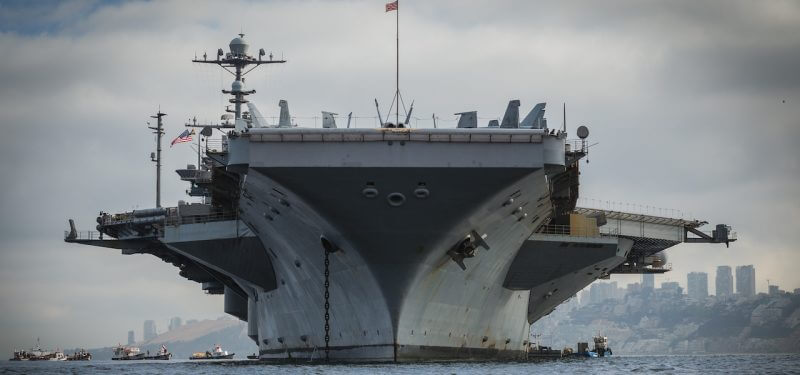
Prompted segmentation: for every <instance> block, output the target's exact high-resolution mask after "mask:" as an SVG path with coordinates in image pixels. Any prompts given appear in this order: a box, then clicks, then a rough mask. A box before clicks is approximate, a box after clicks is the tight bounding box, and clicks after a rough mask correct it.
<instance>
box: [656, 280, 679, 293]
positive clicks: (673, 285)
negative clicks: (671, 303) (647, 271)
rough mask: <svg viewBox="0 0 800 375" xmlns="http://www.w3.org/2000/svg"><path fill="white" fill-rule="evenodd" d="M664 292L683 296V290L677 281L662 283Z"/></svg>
mask: <svg viewBox="0 0 800 375" xmlns="http://www.w3.org/2000/svg"><path fill="white" fill-rule="evenodd" d="M661 291H662V292H670V293H674V294H683V288H681V285H680V284H678V282H677V281H665V282H663V283H661Z"/></svg>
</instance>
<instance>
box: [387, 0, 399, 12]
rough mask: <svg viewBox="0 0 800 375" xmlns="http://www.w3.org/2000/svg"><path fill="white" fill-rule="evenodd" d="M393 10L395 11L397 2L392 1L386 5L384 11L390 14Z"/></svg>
mask: <svg viewBox="0 0 800 375" xmlns="http://www.w3.org/2000/svg"><path fill="white" fill-rule="evenodd" d="M393 10H397V1H392V2H391V3H387V4H386V11H387V12H391V11H393Z"/></svg>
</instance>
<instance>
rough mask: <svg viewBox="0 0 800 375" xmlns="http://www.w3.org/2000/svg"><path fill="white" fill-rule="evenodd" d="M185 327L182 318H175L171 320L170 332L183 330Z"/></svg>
mask: <svg viewBox="0 0 800 375" xmlns="http://www.w3.org/2000/svg"><path fill="white" fill-rule="evenodd" d="M181 325H183V320H181V318H180V317H177V316H176V317H174V318H172V319H170V320H169V330H170V331H172V330H173V329H177V328H181Z"/></svg>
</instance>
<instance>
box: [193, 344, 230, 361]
mask: <svg viewBox="0 0 800 375" xmlns="http://www.w3.org/2000/svg"><path fill="white" fill-rule="evenodd" d="M235 354H236V353H228V351H227V350H222V347H220V346H219V344H218V345H215V346H214V349H213V350H211V351H205V352H196V353H194V354H192V356H191V357H189V359H233V356H234V355H235Z"/></svg>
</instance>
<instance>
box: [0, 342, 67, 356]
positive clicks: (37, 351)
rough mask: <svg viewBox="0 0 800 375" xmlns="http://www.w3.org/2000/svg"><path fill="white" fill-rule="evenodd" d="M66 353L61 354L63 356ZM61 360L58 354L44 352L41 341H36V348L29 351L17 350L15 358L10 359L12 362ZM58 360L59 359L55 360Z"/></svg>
mask: <svg viewBox="0 0 800 375" xmlns="http://www.w3.org/2000/svg"><path fill="white" fill-rule="evenodd" d="M63 354H64V353H61V355H63ZM51 357H52V358H60V357H59V356H58V355H57V354H55V353H53V352H49V351H45V350H42V347H41V346H40V345H39V339H38V338H37V339H36V347H35V348H31V349H29V350H15V351H14V356H13V357H12V358H11V359H9V360H10V361H47V360H50V358H51ZM53 360H58V359H53Z"/></svg>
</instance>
